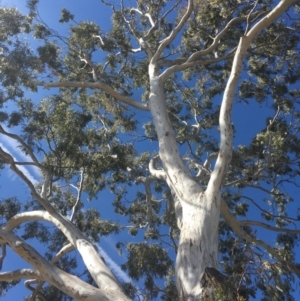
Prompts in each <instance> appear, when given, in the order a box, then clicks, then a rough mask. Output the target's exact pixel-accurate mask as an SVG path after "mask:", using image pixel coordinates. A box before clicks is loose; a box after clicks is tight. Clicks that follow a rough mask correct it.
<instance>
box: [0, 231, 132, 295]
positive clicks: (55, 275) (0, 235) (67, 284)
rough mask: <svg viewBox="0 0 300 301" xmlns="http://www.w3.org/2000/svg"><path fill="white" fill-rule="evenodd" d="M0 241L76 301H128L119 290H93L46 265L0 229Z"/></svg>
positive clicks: (57, 269) (10, 234) (9, 234)
mask: <svg viewBox="0 0 300 301" xmlns="http://www.w3.org/2000/svg"><path fill="white" fill-rule="evenodd" d="M0 241H1V242H4V243H7V244H8V245H9V246H10V248H11V249H12V250H13V251H14V252H15V253H17V254H18V255H19V256H21V257H22V258H23V259H24V260H25V261H27V262H28V263H29V264H31V265H32V266H33V267H34V268H35V269H36V270H38V271H39V273H40V274H41V277H42V278H43V279H44V280H45V281H47V282H49V283H50V284H51V285H53V286H55V287H56V288H58V289H59V290H61V291H63V292H64V293H65V294H67V295H69V296H70V297H72V298H74V299H76V300H79V301H81V300H82V301H99V300H105V301H117V300H118V301H124V300H128V301H129V300H130V299H128V298H127V297H126V296H125V295H124V294H123V293H122V292H121V291H120V290H114V289H98V288H95V287H93V286H92V285H90V284H87V283H86V282H84V281H82V280H81V279H79V278H78V277H75V276H73V275H70V274H68V273H66V272H64V271H63V270H61V269H59V268H57V267H55V266H54V265H52V264H50V263H48V262H47V260H45V259H44V258H43V257H42V256H41V255H40V254H39V253H38V252H37V251H36V250H35V249H34V248H32V247H31V246H30V245H28V244H27V243H26V242H24V241H23V240H22V239H20V238H19V237H18V236H17V235H15V234H13V233H11V232H7V231H5V230H3V229H0Z"/></svg>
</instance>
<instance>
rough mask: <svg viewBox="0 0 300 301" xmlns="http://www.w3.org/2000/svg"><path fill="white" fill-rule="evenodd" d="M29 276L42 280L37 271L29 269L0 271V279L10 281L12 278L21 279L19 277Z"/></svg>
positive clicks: (27, 277) (26, 277)
mask: <svg viewBox="0 0 300 301" xmlns="http://www.w3.org/2000/svg"><path fill="white" fill-rule="evenodd" d="M29 278H30V279H31V278H34V279H38V280H42V277H41V274H40V273H39V271H34V270H31V269H19V270H14V271H9V272H3V273H0V281H12V280H21V279H29Z"/></svg>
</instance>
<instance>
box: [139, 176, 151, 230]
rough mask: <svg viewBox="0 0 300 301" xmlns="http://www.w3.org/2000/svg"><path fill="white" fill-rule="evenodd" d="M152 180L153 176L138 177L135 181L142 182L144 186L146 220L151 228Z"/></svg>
mask: <svg viewBox="0 0 300 301" xmlns="http://www.w3.org/2000/svg"><path fill="white" fill-rule="evenodd" d="M152 182H153V178H151V177H139V178H138V179H137V181H136V183H143V184H144V186H145V192H146V203H147V222H148V224H149V226H150V227H151V228H153V220H152V204H151V200H152V192H151V187H150V185H151V183H152Z"/></svg>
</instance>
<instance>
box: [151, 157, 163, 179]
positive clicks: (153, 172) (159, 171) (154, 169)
mask: <svg viewBox="0 0 300 301" xmlns="http://www.w3.org/2000/svg"><path fill="white" fill-rule="evenodd" d="M159 161H160V158H159V155H157V156H155V157H154V158H152V159H151V160H150V162H149V171H150V174H151V175H152V176H153V177H155V178H157V179H161V180H165V179H166V173H165V171H164V170H163V169H158V168H157V167H156V164H157V163H158V162H159Z"/></svg>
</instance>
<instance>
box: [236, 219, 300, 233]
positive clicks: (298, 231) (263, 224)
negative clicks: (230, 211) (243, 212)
mask: <svg viewBox="0 0 300 301" xmlns="http://www.w3.org/2000/svg"><path fill="white" fill-rule="evenodd" d="M238 223H239V224H240V225H241V226H257V227H261V228H265V229H268V230H270V231H273V232H284V233H287V234H292V235H298V234H300V230H292V229H285V228H277V227H272V226H270V225H268V224H265V223H262V222H258V221H238Z"/></svg>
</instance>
